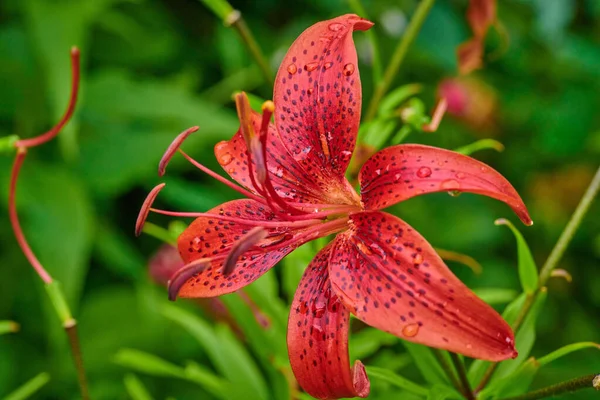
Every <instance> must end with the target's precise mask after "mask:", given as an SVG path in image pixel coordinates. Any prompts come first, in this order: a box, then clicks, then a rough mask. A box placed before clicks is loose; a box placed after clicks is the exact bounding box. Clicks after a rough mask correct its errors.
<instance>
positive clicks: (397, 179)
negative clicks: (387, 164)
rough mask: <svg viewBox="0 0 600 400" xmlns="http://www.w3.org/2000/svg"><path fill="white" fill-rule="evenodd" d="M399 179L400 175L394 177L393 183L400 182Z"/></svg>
mask: <svg viewBox="0 0 600 400" xmlns="http://www.w3.org/2000/svg"><path fill="white" fill-rule="evenodd" d="M400 178H402V175H401V174H396V175H394V182H398V181H399V180H400Z"/></svg>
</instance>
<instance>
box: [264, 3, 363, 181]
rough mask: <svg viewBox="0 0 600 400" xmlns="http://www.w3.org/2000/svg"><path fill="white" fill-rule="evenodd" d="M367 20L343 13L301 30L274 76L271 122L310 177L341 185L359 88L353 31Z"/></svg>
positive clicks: (355, 125)
mask: <svg viewBox="0 0 600 400" xmlns="http://www.w3.org/2000/svg"><path fill="white" fill-rule="evenodd" d="M371 26H373V23H372V22H370V21H367V20H364V19H362V18H360V17H358V16H357V15H352V14H347V15H343V16H341V17H338V18H334V19H331V20H327V21H322V22H319V23H317V24H315V25H313V26H311V27H309V28H308V29H306V30H305V31H304V32H303V33H302V34H301V35H300V36H299V37H298V38H297V39H296V41H295V42H294V43H293V44H292V46H291V47H290V49H289V51H288V53H287V54H286V56H285V58H284V59H283V61H282V63H281V66H280V67H279V71H278V73H277V77H276V80H275V89H274V93H273V99H274V102H275V125H276V126H277V130H278V132H279V135H280V136H281V139H282V142H283V143H284V145H285V146H286V148H287V149H288V150H289V152H290V154H292V156H293V157H294V158H295V159H296V160H298V161H299V162H300V164H301V165H302V166H303V167H304V170H305V171H306V172H307V175H309V176H310V177H311V178H312V179H315V180H316V181H318V182H323V183H325V182H327V184H328V185H329V186H331V185H338V186H340V187H341V188H342V189H345V188H346V184H345V181H346V179H345V177H344V173H345V171H346V168H347V166H348V164H349V163H350V158H351V156H352V152H353V150H354V146H355V143H356V136H357V134H358V125H359V123H360V110H361V104H362V92H361V85H360V76H359V72H358V65H357V57H356V48H355V46H354V41H353V39H352V32H353V31H354V30H367V29H369V28H370V27H371Z"/></svg>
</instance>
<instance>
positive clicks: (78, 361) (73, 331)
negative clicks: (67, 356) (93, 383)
mask: <svg viewBox="0 0 600 400" xmlns="http://www.w3.org/2000/svg"><path fill="white" fill-rule="evenodd" d="M63 327H64V328H65V332H67V337H68V338H69V345H70V346H71V353H72V354H73V362H74V363H75V369H76V370H77V381H78V382H79V390H80V392H81V397H82V398H83V400H89V399H90V393H89V389H88V384H87V379H86V377H85V368H84V366H83V358H82V357H81V346H80V345H79V337H78V335H77V321H75V319H73V318H71V319H69V320H67V321H65V322H64V323H63Z"/></svg>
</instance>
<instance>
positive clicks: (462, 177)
mask: <svg viewBox="0 0 600 400" xmlns="http://www.w3.org/2000/svg"><path fill="white" fill-rule="evenodd" d="M456 177H457V178H458V179H465V174H463V173H462V172H458V173H457V174H456Z"/></svg>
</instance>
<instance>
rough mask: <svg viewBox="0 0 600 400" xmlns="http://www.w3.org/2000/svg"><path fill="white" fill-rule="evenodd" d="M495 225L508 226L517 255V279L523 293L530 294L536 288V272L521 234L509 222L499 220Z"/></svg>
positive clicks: (502, 219)
mask: <svg viewBox="0 0 600 400" xmlns="http://www.w3.org/2000/svg"><path fill="white" fill-rule="evenodd" d="M495 224H496V225H506V226H508V227H509V228H510V230H511V231H512V233H513V234H514V235H515V239H517V252H518V255H519V278H520V280H521V286H522V287H523V291H525V293H527V294H532V293H533V292H534V291H535V290H536V289H537V287H538V271H537V267H536V265H535V261H534V260H533V256H532V255H531V251H530V250H529V246H528V245H527V242H525V239H524V238H523V235H521V232H519V230H518V229H517V228H515V226H514V225H513V224H512V223H511V222H510V221H509V220H507V219H504V218H500V219H497V220H496V222H495Z"/></svg>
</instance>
